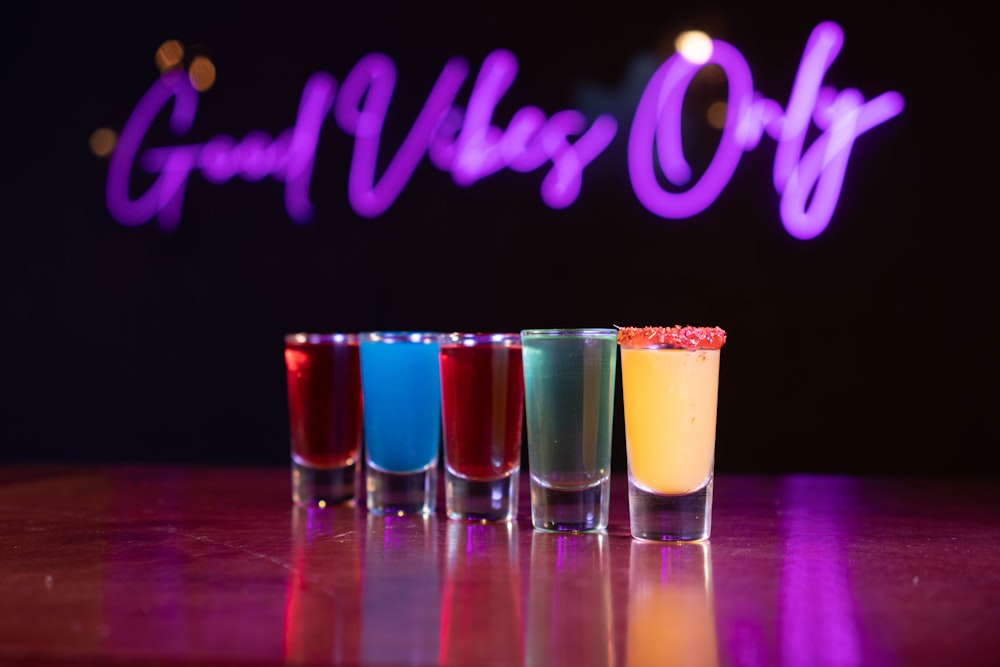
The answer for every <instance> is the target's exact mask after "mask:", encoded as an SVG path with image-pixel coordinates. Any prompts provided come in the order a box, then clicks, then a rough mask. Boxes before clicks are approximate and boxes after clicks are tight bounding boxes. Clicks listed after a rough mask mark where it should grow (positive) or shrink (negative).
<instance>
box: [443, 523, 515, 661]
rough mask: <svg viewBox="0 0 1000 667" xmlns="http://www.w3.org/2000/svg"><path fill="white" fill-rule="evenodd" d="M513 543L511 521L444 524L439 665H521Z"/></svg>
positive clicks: (513, 533)
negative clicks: (445, 551)
mask: <svg viewBox="0 0 1000 667" xmlns="http://www.w3.org/2000/svg"><path fill="white" fill-rule="evenodd" d="M515 538H516V534H515V531H514V525H513V523H512V522H509V521H507V522H503V523H480V522H471V521H448V534H447V560H446V565H445V568H446V569H445V583H444V594H443V597H442V600H441V656H440V661H439V664H442V665H455V666H456V667H459V666H462V667H464V666H466V665H477V666H478V665H522V664H524V623H523V618H522V612H521V578H520V575H519V572H520V571H519V568H518V560H517V540H516V539H515Z"/></svg>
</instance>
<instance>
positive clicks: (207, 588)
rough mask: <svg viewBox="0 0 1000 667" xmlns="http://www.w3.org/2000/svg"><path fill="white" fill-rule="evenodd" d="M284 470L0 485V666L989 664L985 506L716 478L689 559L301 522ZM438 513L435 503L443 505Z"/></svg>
mask: <svg viewBox="0 0 1000 667" xmlns="http://www.w3.org/2000/svg"><path fill="white" fill-rule="evenodd" d="M289 484H290V481H289V474H288V470H287V469H272V468H236V467H234V468H222V467H219V468H209V467H155V466H149V467H132V466H121V467H54V466H17V467H7V468H6V469H3V470H0V665H8V664H26V665H42V664H68V665H160V664H170V665H185V664H191V665H256V664H260V665H267V664H289V665H323V664H340V665H470V666H472V665H541V666H549V665H552V666H556V665H571V666H572V667H583V666H585V665H696V666H705V667H712V666H715V665H747V666H756V665H787V666H796V667H798V666H808V665H928V666H935V667H939V666H944V665H996V664H1000V485H998V484H997V483H995V482H990V481H971V480H965V481H962V480H953V481H948V480H923V479H882V478H856V477H836V476H806V475H792V476H781V477H753V476H719V477H718V478H717V479H716V485H715V513H714V528H713V534H712V538H711V540H710V541H708V542H705V543H702V544H686V545H678V544H650V543H641V542H637V541H634V540H632V539H631V537H630V536H629V531H628V503H627V497H626V493H625V492H626V480H625V479H624V477H622V476H618V475H616V476H615V477H614V479H613V481H612V494H613V495H612V502H611V524H610V526H609V529H608V530H607V532H606V533H600V534H555V533H545V532H539V531H535V530H533V529H532V527H531V521H530V508H529V505H528V497H527V493H526V489H525V488H524V487H525V486H526V484H522V496H521V506H520V512H521V514H520V517H519V519H518V521H516V522H514V523H508V524H489V525H484V524H478V523H464V522H456V521H450V520H448V519H447V518H445V517H444V516H443V515H436V516H431V517H426V518H419V517H376V516H373V515H369V514H367V513H366V512H365V511H364V509H363V508H360V507H334V508H327V509H324V510H318V509H317V510H308V511H306V510H303V509H296V508H294V507H293V506H292V504H291V502H290V499H289ZM442 506H443V505H442Z"/></svg>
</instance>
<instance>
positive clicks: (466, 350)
mask: <svg viewBox="0 0 1000 667" xmlns="http://www.w3.org/2000/svg"><path fill="white" fill-rule="evenodd" d="M439 350H440V351H439V358H440V362H441V417H442V428H443V436H444V463H445V503H446V507H447V513H448V517H449V518H451V519H465V520H474V521H510V520H513V519H514V518H516V516H517V503H518V480H519V476H520V470H521V438H522V435H521V434H522V428H523V423H524V374H523V371H522V368H521V337H520V335H519V334H516V333H449V334H442V335H441V336H440V338H439Z"/></svg>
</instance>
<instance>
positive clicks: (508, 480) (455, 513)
mask: <svg viewBox="0 0 1000 667" xmlns="http://www.w3.org/2000/svg"><path fill="white" fill-rule="evenodd" d="M519 477H520V472H519V471H517V470H515V471H514V472H512V473H511V474H509V475H507V476H506V477H502V478H500V479H496V480H489V481H477V480H471V479H465V478H464V477H460V476H458V475H456V474H455V473H453V472H451V471H450V470H447V469H446V470H445V487H444V488H445V505H446V507H447V511H448V518H449V519H461V520H466V521H511V520H513V519H514V518H516V517H517V499H518V496H517V492H518V478H519Z"/></svg>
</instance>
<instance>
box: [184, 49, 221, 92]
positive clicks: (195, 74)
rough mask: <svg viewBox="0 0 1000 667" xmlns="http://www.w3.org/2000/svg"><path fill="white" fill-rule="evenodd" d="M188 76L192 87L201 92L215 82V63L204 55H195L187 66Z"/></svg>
mask: <svg viewBox="0 0 1000 667" xmlns="http://www.w3.org/2000/svg"><path fill="white" fill-rule="evenodd" d="M188 77H189V78H190V79H191V85H192V86H194V89H195V90H197V91H198V92H199V93H203V92H205V91H206V90H208V89H209V88H211V87H212V86H213V85H214V84H215V65H214V64H213V63H212V61H211V60H209V59H208V58H206V57H205V56H197V57H195V59H194V60H192V61H191V65H190V66H189V67H188Z"/></svg>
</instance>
